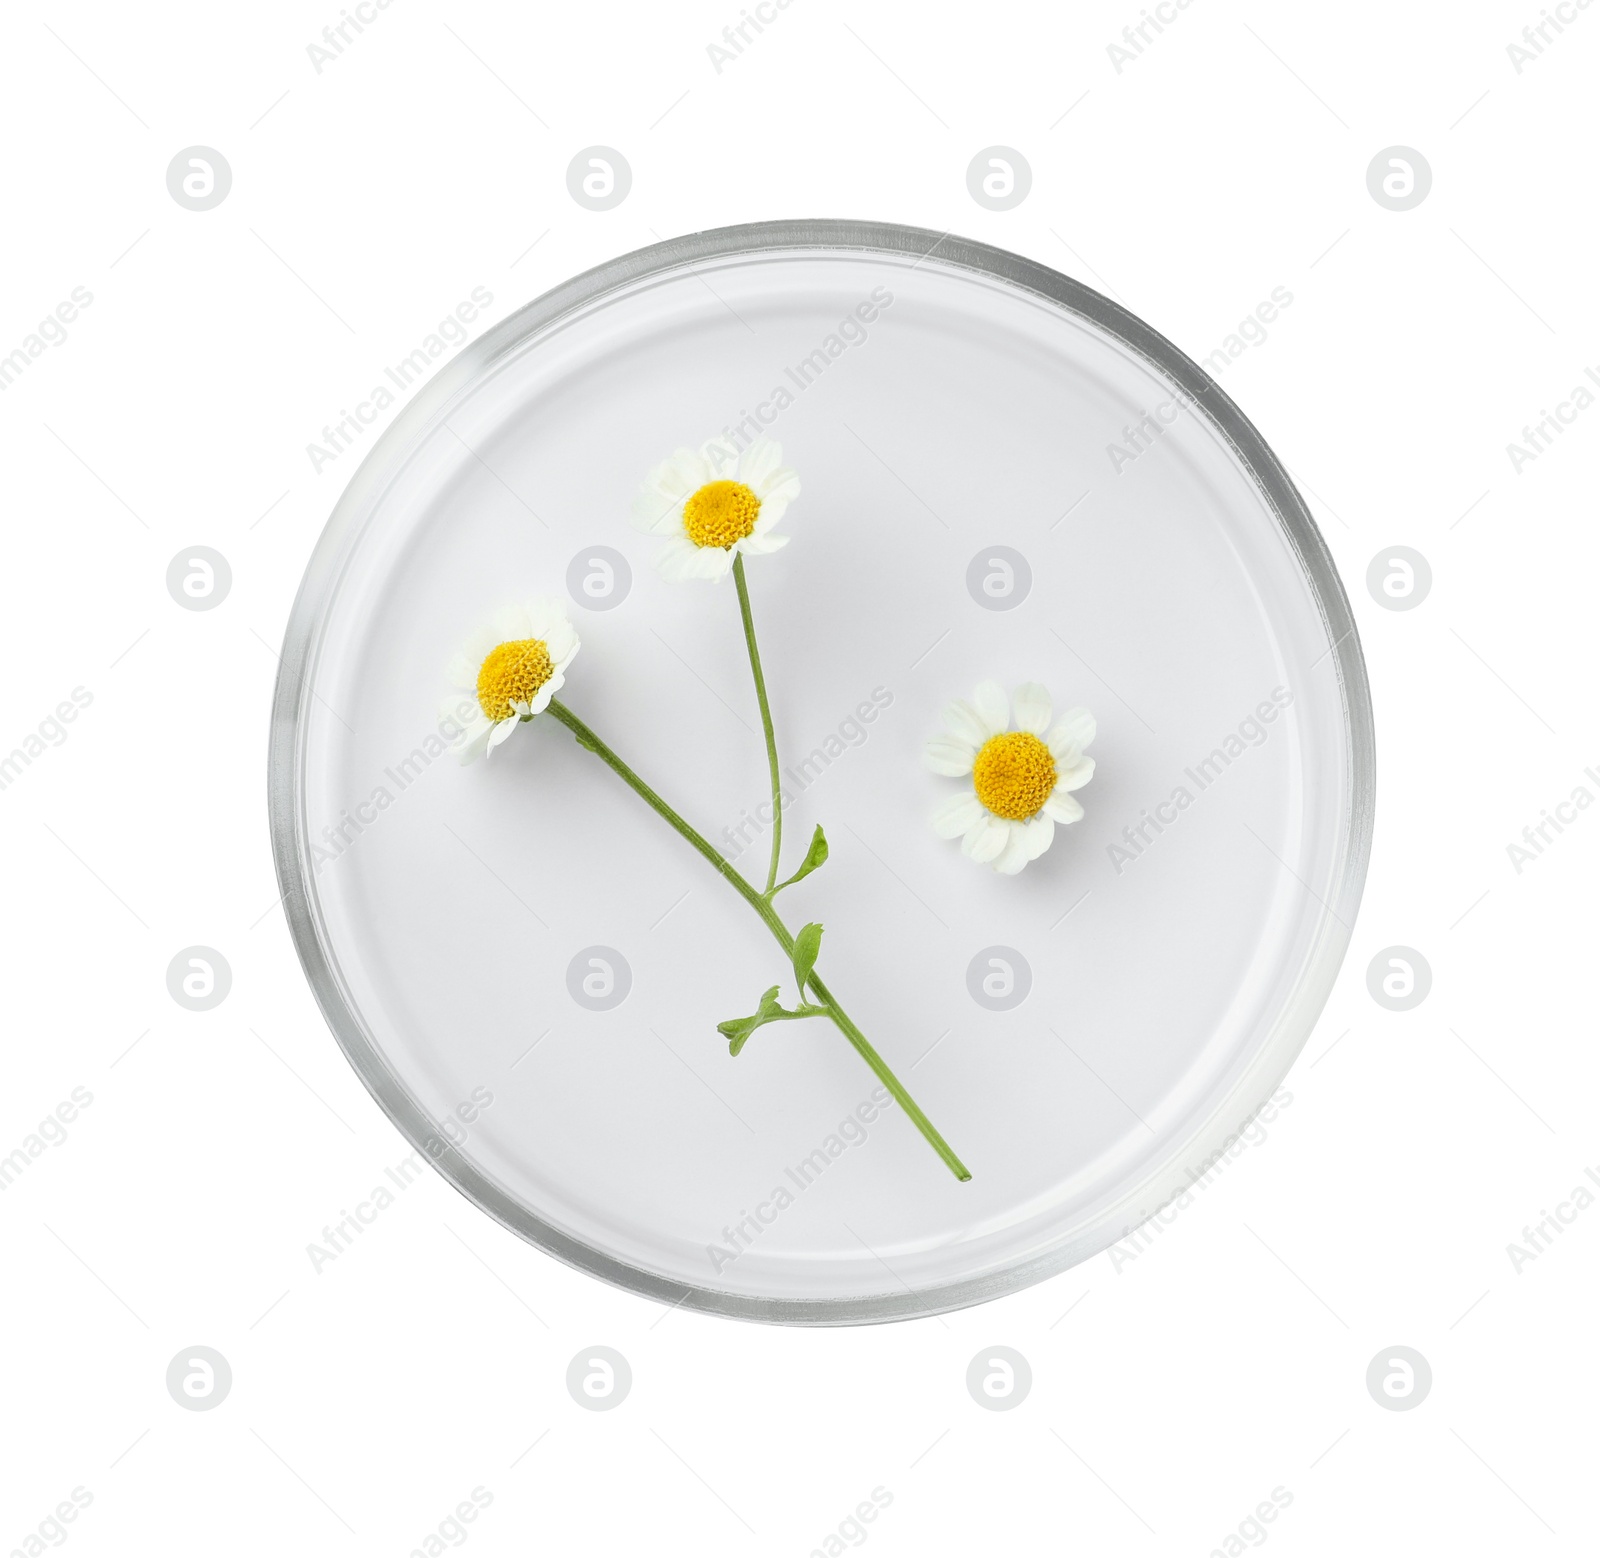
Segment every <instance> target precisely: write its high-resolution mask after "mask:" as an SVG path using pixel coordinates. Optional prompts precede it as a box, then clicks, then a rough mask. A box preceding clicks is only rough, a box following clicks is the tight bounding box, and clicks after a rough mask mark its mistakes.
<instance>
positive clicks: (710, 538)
mask: <svg viewBox="0 0 1600 1558" xmlns="http://www.w3.org/2000/svg"><path fill="white" fill-rule="evenodd" d="M760 512H761V499H760V498H758V497H757V496H756V495H755V493H753V492H752V491H751V490H750V489H749V488H748V487H747V486H745V484H744V483H743V482H742V481H713V482H708V483H707V484H706V485H705V486H704V487H702V488H701V489H700V490H699V491H698V492H696V493H694V494H693V495H692V496H691V497H690V498H689V501H688V502H687V503H685V504H684V505H683V528H684V532H685V534H686V535H687V536H688V537H689V539H690V540H691V541H693V542H694V544H695V545H696V546H720V547H723V548H724V549H726V548H727V547H730V546H732V545H733V543H734V542H735V541H742V540H744V538H745V537H746V536H747V535H749V534H750V532H751V531H752V530H754V529H755V528H756V516H757V515H758V514H759V513H760Z"/></svg>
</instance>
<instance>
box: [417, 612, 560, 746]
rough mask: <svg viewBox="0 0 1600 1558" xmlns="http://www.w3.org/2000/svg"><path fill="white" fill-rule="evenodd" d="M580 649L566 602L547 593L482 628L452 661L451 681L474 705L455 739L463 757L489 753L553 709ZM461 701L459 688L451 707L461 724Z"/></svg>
mask: <svg viewBox="0 0 1600 1558" xmlns="http://www.w3.org/2000/svg"><path fill="white" fill-rule="evenodd" d="M577 652H578V635H577V632H576V630H575V629H574V628H573V626H572V624H571V623H570V622H568V621H567V612H566V607H565V606H563V605H562V604H561V602H560V601H557V600H550V599H547V598H545V597H542V596H541V597H540V598H538V599H536V600H531V601H528V602H526V603H525V604H524V605H520V606H511V607H507V608H506V609H505V610H503V611H499V612H496V613H495V615H494V616H493V617H492V618H491V619H490V620H489V621H487V622H485V623H484V624H483V625H482V626H481V627H479V628H478V629H477V631H476V632H474V633H473V635H472V636H471V637H470V638H469V639H468V640H467V642H466V644H465V645H464V646H463V648H462V649H461V650H460V652H459V653H458V654H457V655H456V656H455V657H454V658H453V659H452V660H451V662H450V680H451V681H452V682H453V683H454V684H455V686H456V687H457V688H458V689H459V691H460V692H465V693H469V694H471V696H472V699H473V700H474V704H475V707H474V708H473V711H472V714H471V716H470V717H469V718H468V720H467V721H466V724H465V727H464V728H462V731H461V735H460V737H459V739H458V740H457V742H456V748H455V750H456V754H457V756H458V757H460V759H461V761H462V762H463V763H470V762H471V761H472V760H473V759H474V758H476V757H481V756H487V755H488V754H489V753H490V752H492V751H494V749H495V748H496V747H497V746H499V745H500V743H501V742H502V741H504V740H505V739H506V737H507V736H509V735H510V734H511V732H512V731H514V730H515V729H516V728H517V726H518V725H520V724H521V723H522V722H523V721H525V720H531V719H532V718H533V717H534V715H535V714H539V713H542V712H543V711H544V710H545V709H546V708H548V707H549V705H550V700H551V699H552V698H553V697H555V695H556V694H557V693H558V692H560V691H561V688H562V685H563V683H564V682H565V681H566V671H567V667H568V666H569V665H571V664H572V658H573V656H574V655H576V654H577ZM459 703H460V698H459V693H458V696H457V697H456V698H454V699H452V700H450V702H449V704H447V706H446V709H447V713H448V714H449V716H450V718H451V719H452V721H454V722H455V723H456V724H457V725H458V726H459V725H460V721H459V720H458V719H457V718H456V715H457V710H458V707H459Z"/></svg>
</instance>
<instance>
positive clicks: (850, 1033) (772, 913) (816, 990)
mask: <svg viewBox="0 0 1600 1558" xmlns="http://www.w3.org/2000/svg"><path fill="white" fill-rule="evenodd" d="M764 702H765V697H764V696H763V703H764ZM550 713H551V714H553V715H554V716H555V717H556V718H557V719H558V720H560V721H561V723H562V724H563V725H565V726H566V727H567V729H568V730H570V731H571V732H572V734H573V735H574V736H575V737H576V738H577V742H578V745H579V746H581V747H583V748H585V749H586V750H587V751H590V752H593V753H594V755H595V756H596V757H598V758H599V759H600V761H601V762H602V763H604V764H605V765H606V767H608V768H609V769H610V770H611V771H612V772H613V773H614V774H616V775H617V777H618V778H619V779H621V780H622V782H623V783H624V784H626V785H627V786H628V787H629V788H630V789H632V790H633V791H634V792H635V793H636V794H637V795H638V796H639V797H640V799H642V800H643V801H644V803H645V804H646V805H647V806H649V807H650V809H651V810H652V811H654V812H655V813H656V815H657V816H659V817H662V818H664V819H665V820H666V821H667V822H669V823H670V824H671V825H672V826H673V827H674V828H675V829H676V830H677V831H678V833H679V834H681V835H682V836H683V837H684V838H685V839H687V840H688V842H689V843H690V844H691V845H692V846H693V847H694V848H695V849H696V850H698V851H699V852H700V853H701V854H702V855H703V856H705V858H706V860H707V861H708V862H709V863H710V864H711V866H712V867H713V869H715V870H716V871H717V872H718V874H719V875H721V876H722V877H724V878H725V879H726V881H727V882H728V885H729V886H730V887H732V888H733V890H734V891H735V892H736V893H738V895H739V896H740V897H741V898H743V899H744V901H745V902H746V903H747V904H749V905H750V907H751V908H752V909H754V910H755V912H756V913H757V915H759V916H760V918H761V922H762V924H763V925H765V926H766V927H767V929H768V930H769V931H771V932H772V935H773V937H774V939H775V940H776V941H777V943H778V945H779V946H780V947H782V948H783V950H784V952H785V953H786V954H787V955H789V956H790V958H791V959H792V957H793V954H794V937H793V935H792V934H791V933H790V931H789V927H788V926H787V925H785V924H784V923H783V921H782V920H781V919H780V918H779V917H778V912H777V910H776V909H774V908H773V907H772V905H771V904H770V903H769V902H768V901H767V900H766V899H765V898H764V897H762V895H761V894H760V893H758V892H757V891H756V890H755V888H754V887H752V886H751V885H750V883H749V882H747V881H746V880H745V879H744V877H743V876H742V875H740V873H739V872H738V871H736V870H734V868H733V866H732V864H731V863H730V862H729V861H728V860H726V859H724V857H723V855H722V853H721V852H720V851H719V850H718V849H717V848H716V846H715V845H714V844H712V843H710V842H709V841H708V840H707V839H706V838H705V837H704V836H702V835H701V834H700V833H699V832H697V831H696V830H695V829H694V828H693V827H691V826H690V825H689V823H687V822H686V821H685V820H684V819H683V818H682V817H680V816H679V815H678V813H677V812H676V811H674V810H673V809H672V807H671V806H669V805H668V804H667V803H666V801H664V800H663V799H662V798H661V796H660V795H658V794H657V793H656V792H655V791H654V790H653V789H651V788H650V786H649V785H648V784H646V783H645V782H644V780H643V779H641V778H640V777H639V775H638V774H636V773H635V772H634V771H633V770H632V769H631V768H630V767H628V765H627V764H626V763H625V762H623V760H622V759H621V758H620V757H618V756H617V754H616V753H615V752H613V751H612V750H611V748H610V747H608V746H607V745H606V744H605V742H603V741H602V740H601V739H600V738H599V737H598V736H597V735H595V733H594V732H593V731H592V730H590V729H589V727H588V726H587V725H585V724H584V722H583V721H582V720H581V719H579V718H578V716H577V715H576V714H574V713H573V712H572V710H571V709H569V708H567V707H566V705H565V704H563V703H561V702H560V701H559V700H557V699H554V698H552V699H551V700H550ZM808 984H809V985H810V988H811V991H812V993H813V994H814V995H815V996H816V998H817V1000H818V1002H819V1003H820V1004H821V1005H822V1006H823V1007H825V1008H826V1009H827V1013H828V1015H829V1016H830V1017H831V1018H832V1019H833V1021H834V1023H835V1025H836V1026H837V1027H838V1029H839V1031H840V1032H841V1033H843V1034H844V1036H845V1037H846V1038H847V1039H849V1041H850V1042H851V1044H852V1045H854V1046H855V1049H856V1052H857V1053H858V1054H859V1055H860V1056H861V1058H862V1059H863V1060H864V1061H866V1063H867V1064H868V1065H869V1066H870V1067H871V1068H872V1070H873V1073H874V1074H875V1075H876V1076H877V1078H878V1080H879V1081H880V1082H882V1083H883V1085H884V1086H885V1087H886V1088H888V1090H889V1093H890V1095H891V1096H892V1097H893V1098H894V1100H895V1102H896V1103H898V1104H899V1105H900V1107H901V1108H902V1109H904V1110H905V1112H906V1113H907V1115H909V1116H910V1118H911V1122H912V1124H914V1125H915V1126H916V1128H917V1129H918V1130H919V1131H921V1132H922V1134H923V1136H925V1137H926V1138H927V1141H928V1145H929V1146H930V1147H932V1148H933V1150H934V1151H935V1152H937V1153H938V1154H939V1156H940V1157H941V1158H943V1159H944V1161H945V1163H946V1164H947V1165H948V1166H949V1169H950V1172H951V1173H952V1174H954V1175H955V1176H956V1178H957V1179H960V1180H968V1179H971V1178H972V1175H971V1173H970V1172H969V1171H968V1169H967V1166H966V1165H965V1164H964V1163H963V1162H962V1161H961V1159H960V1158H958V1157H957V1156H956V1155H955V1153H954V1152H953V1151H951V1148H950V1144H949V1143H948V1142H947V1141H946V1140H945V1139H944V1137H942V1136H941V1135H940V1134H939V1132H938V1131H937V1130H935V1129H934V1125H933V1122H932V1121H931V1120H930V1119H929V1118H928V1117H927V1115H925V1114H924V1113H923V1112H922V1110H921V1109H919V1108H918V1107H917V1103H916V1100H915V1099H913V1098H912V1096H911V1095H910V1093H908V1092H907V1091H906V1090H905V1088H904V1087H903V1086H902V1085H901V1082H900V1079H899V1077H897V1076H896V1075H895V1074H894V1072H892V1071H891V1070H890V1069H889V1066H888V1063H887V1062H886V1061H885V1060H884V1058H883V1057H882V1056H881V1055H880V1054H879V1053H878V1052H877V1050H875V1049H874V1048H873V1047H872V1045H871V1043H870V1042H869V1041H868V1039H867V1036H866V1035H865V1034H864V1033H863V1032H862V1031H861V1030H860V1029H859V1028H858V1027H857V1026H856V1025H855V1023H853V1022H852V1021H851V1020H850V1018H849V1017H848V1016H846V1014H845V1011H844V1008H843V1007H842V1006H840V1005H839V1003H838V1001H837V1000H836V999H835V998H834V996H833V993H832V992H831V991H830V990H829V989H828V987H827V986H826V985H825V984H823V982H822V981H821V979H819V978H818V977H817V975H816V974H815V972H813V973H812V975H811V978H810V979H809V981H808Z"/></svg>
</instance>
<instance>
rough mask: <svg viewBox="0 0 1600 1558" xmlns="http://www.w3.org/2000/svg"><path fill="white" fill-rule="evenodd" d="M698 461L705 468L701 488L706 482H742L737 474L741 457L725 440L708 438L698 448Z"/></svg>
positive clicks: (741, 478)
mask: <svg viewBox="0 0 1600 1558" xmlns="http://www.w3.org/2000/svg"><path fill="white" fill-rule="evenodd" d="M751 447H752V448H753V447H754V445H752V446H751ZM700 459H701V462H702V463H703V464H704V466H705V468H706V476H705V479H704V481H702V482H701V484H700V485H701V486H704V485H705V482H708V481H743V480H744V478H743V477H742V476H741V475H740V474H739V470H740V465H741V461H742V456H741V455H740V453H739V451H738V449H736V448H735V447H734V445H733V444H732V443H731V442H730V441H729V440H728V439H726V438H708V439H707V440H706V441H705V443H703V444H701V446H700Z"/></svg>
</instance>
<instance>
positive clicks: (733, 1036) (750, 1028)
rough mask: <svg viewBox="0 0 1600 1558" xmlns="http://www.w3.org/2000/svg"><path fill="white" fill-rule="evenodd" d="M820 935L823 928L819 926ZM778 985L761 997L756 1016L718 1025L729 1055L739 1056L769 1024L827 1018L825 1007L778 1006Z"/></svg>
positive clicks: (736, 1018) (802, 1004) (805, 1005)
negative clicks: (789, 1009) (757, 1033)
mask: <svg viewBox="0 0 1600 1558" xmlns="http://www.w3.org/2000/svg"><path fill="white" fill-rule="evenodd" d="M817 929H818V933H819V935H820V933H821V927H820V926H818V927H817ZM778 989H779V987H778V986H777V985H773V986H772V988H771V989H770V990H768V991H766V992H765V993H764V994H763V995H762V997H761V1004H760V1005H759V1006H758V1007H757V1008H756V1011H755V1014H754V1015H753V1016H750V1017H730V1018H729V1019H728V1020H727V1021H726V1022H719V1023H718V1024H717V1032H718V1033H720V1034H721V1035H722V1036H723V1037H724V1038H725V1039H727V1041H728V1053H729V1054H730V1055H737V1054H738V1053H739V1051H740V1050H742V1049H743V1048H744V1047H745V1044H746V1043H747V1042H748V1040H749V1038H750V1035H751V1034H752V1033H754V1032H755V1031H756V1029H757V1028H764V1027H765V1026H766V1025H767V1024H768V1023H769V1022H791V1021H793V1020H794V1019H795V1018H796V1017H826V1016H827V1015H828V1009H827V1007H825V1006H812V1005H810V1004H808V1003H806V1002H802V1003H801V1004H800V1005H799V1006H798V1007H796V1008H795V1010H794V1011H792V1012H791V1011H788V1010H787V1009H785V1008H784V1007H782V1006H780V1005H779V1004H778Z"/></svg>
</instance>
